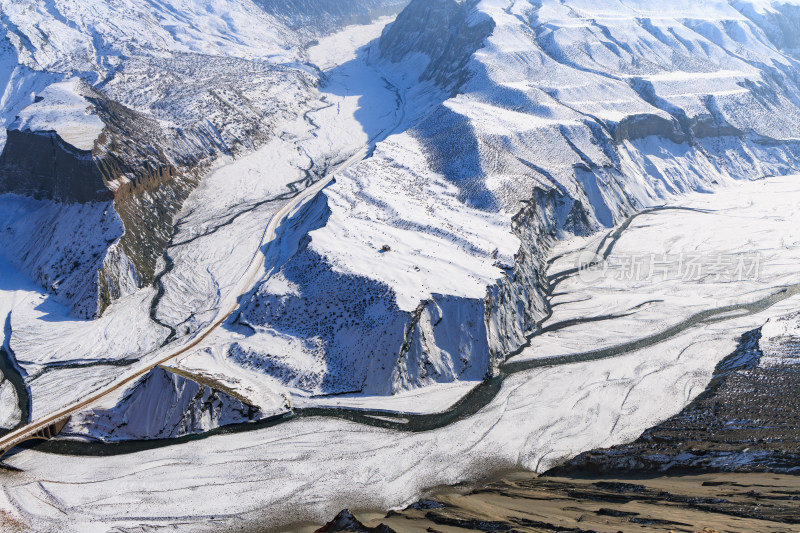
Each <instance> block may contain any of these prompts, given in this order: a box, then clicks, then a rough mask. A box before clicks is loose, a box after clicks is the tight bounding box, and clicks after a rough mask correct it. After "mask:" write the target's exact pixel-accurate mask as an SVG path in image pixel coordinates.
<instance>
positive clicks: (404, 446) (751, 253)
mask: <svg viewBox="0 0 800 533" xmlns="http://www.w3.org/2000/svg"><path fill="white" fill-rule="evenodd" d="M798 205H800V178H798V177H797V176H789V177H781V178H771V179H766V180H760V181H754V182H746V183H739V184H735V185H732V186H729V187H725V188H722V189H720V190H718V191H717V192H715V193H714V194H694V195H691V196H688V197H686V199H685V200H684V201H683V202H681V204H680V205H679V206H673V207H681V208H686V209H689V210H686V209H679V210H678V209H669V210H656V211H653V212H650V213H646V214H643V215H640V216H638V217H636V218H635V219H634V220H633V221H632V222H631V223H630V225H629V226H628V227H627V228H626V229H625V230H624V231H622V232H617V234H616V235H614V238H610V237H608V236H606V235H600V236H597V237H594V238H589V239H575V240H573V241H570V242H566V243H563V244H562V245H560V246H559V249H558V250H556V253H555V257H556V259H555V260H554V261H553V264H552V266H551V273H552V275H553V279H552V281H553V287H552V291H553V292H552V295H551V300H552V306H553V313H552V316H551V317H550V319H549V320H548V321H546V322H545V324H544V328H545V331H544V332H543V333H541V334H538V335H535V336H533V337H532V338H531V341H530V344H529V346H527V347H526V348H525V349H524V350H522V351H521V352H520V353H519V354H518V355H516V356H515V357H514V358H512V359H511V361H510V362H509V363H508V366H507V367H506V372H507V373H508V375H507V376H505V377H504V379H502V380H501V382H500V383H497V384H496V385H495V386H496V390H494V391H491V392H492V393H491V394H489V395H488V396H486V397H485V399H483V400H481V401H480V402H477V403H476V404H474V405H477V407H478V408H477V409H473V408H470V409H469V411H470V412H465V413H463V415H464V416H455V417H452V418H451V419H450V420H449V421H448V423H447V424H434V425H433V426H431V427H428V428H421V429H426V430H425V431H417V432H414V431H397V428H398V427H399V426H401V425H407V424H408V423H409V420H412V421H413V420H414V418H413V417H405V421H404V420H394V421H393V420H392V419H391V417H384V419H382V420H384V423H383V424H381V425H385V426H388V427H375V424H371V425H366V424H364V423H359V422H354V421H350V420H342V419H337V418H329V417H324V418H323V417H300V418H299V419H297V420H292V421H290V422H288V423H283V424H279V425H277V426H273V427H266V428H262V429H258V430H254V431H247V432H241V433H237V434H230V435H225V434H220V435H214V436H210V437H208V438H205V439H202V440H194V441H191V442H186V443H182V444H176V445H174V446H166V447H161V448H158V449H153V450H149V451H144V452H138V453H128V454H124V455H116V456H114V457H73V456H64V455H59V454H52V453H45V452H43V451H37V450H28V451H24V452H21V453H18V454H16V455H14V456H13V457H11V458H9V460H8V462H9V464H11V465H13V466H16V467H19V468H21V469H23V470H24V472H5V473H2V474H0V476H3V478H4V479H3V490H2V492H1V493H0V506H2V507H3V508H4V509H13V510H15V511H14V512H15V513H18V514H19V515H20V516H24V517H25V520H26V521H28V522H30V523H32V524H34V525H36V526H37V527H38V528H40V529H47V528H51V527H55V525H56V524H57V523H59V522H61V521H63V519H64V517H65V515H66V516H68V517H69V518H70V521H71V524H73V525H74V527H75V528H77V529H83V530H90V529H92V528H97V529H105V528H106V527H108V526H111V525H113V526H118V527H125V526H133V525H146V524H152V525H156V524H158V525H164V524H176V525H178V526H179V527H182V528H185V529H192V530H202V529H204V528H205V529H218V528H219V527H223V526H225V527H228V526H233V525H237V524H241V523H242V521H253V522H257V523H263V524H269V525H270V526H279V525H280V524H286V523H292V522H297V521H303V520H311V521H325V520H327V519H329V518H330V516H333V514H335V513H336V512H338V511H339V510H340V509H341V508H344V507H351V508H363V509H367V508H373V509H386V508H389V507H393V506H398V505H402V504H404V503H408V502H410V501H413V500H414V499H415V498H416V497H417V496H418V495H419V494H420V492H421V491H422V490H424V489H425V488H427V487H431V486H435V485H440V484H455V483H458V482H460V481H465V480H471V479H476V478H479V477H482V476H485V475H487V474H489V473H491V472H492V471H497V470H503V469H508V468H526V469H531V470H539V471H541V470H545V469H547V468H549V467H551V466H553V465H554V464H556V463H558V462H559V461H560V460H563V459H564V458H567V457H570V456H573V455H575V454H577V453H579V452H581V451H584V450H588V449H593V448H597V447H603V446H609V445H613V444H617V443H620V442H623V441H626V440H631V439H633V438H635V437H637V436H638V435H639V434H640V433H641V432H642V431H643V430H644V429H645V428H647V427H649V426H651V425H653V424H654V423H656V422H658V421H659V420H662V419H664V418H666V417H669V416H671V415H672V414H675V413H677V412H678V411H679V410H680V409H681V408H683V407H684V406H685V405H686V404H687V403H688V402H689V401H691V400H692V399H693V398H694V397H696V396H697V395H698V394H699V393H700V392H701V391H702V390H703V389H704V387H705V386H706V384H707V383H708V381H709V379H710V376H711V373H712V371H713V369H714V367H715V366H716V364H717V363H718V362H719V361H720V360H721V359H723V358H724V357H725V356H726V355H728V354H730V353H731V352H732V351H733V350H734V348H735V347H736V340H737V338H738V337H739V336H740V335H741V334H742V333H744V332H745V331H748V330H750V329H753V328H755V327H758V326H760V325H762V324H763V323H764V322H766V320H767V319H768V318H769V317H771V316H774V315H777V314H782V313H784V312H786V311H789V310H794V309H797V306H798V303H800V298H799V297H797V296H795V293H796V291H797V288H796V287H797V284H798V283H800V271H798V269H797V267H796V265H797V264H798V259H800V210H798V209H797V208H798ZM612 244H613V246H611V249H610V251H609V248H608V247H609V245H612ZM598 249H599V250H600V251H601V253H600V256H601V257H602V256H605V255H606V254H605V252H606V251H609V253H608V254H607V257H606V258H605V260H603V261H599V260H598V258H597V257H596V256H595V252H596V251H597V250H598ZM587 264H590V265H593V266H592V267H590V268H587V269H584V270H578V269H576V267H578V266H580V265H587ZM637 265H638V266H637ZM689 266H691V269H689ZM560 272H571V273H570V274H568V275H563V276H562V275H558V273H560ZM591 354H594V356H591V357H587V355H589V356H590V355H591ZM598 354H601V355H603V357H599V356H598ZM554 358H555V359H554ZM565 363H568V364H565ZM509 371H513V373H509ZM656 400H657V401H656ZM462 405H463V404H462ZM473 411H474V412H473ZM309 414H313V413H309ZM373 420H376V421H377V420H379V419H373ZM420 420H421V419H420Z"/></svg>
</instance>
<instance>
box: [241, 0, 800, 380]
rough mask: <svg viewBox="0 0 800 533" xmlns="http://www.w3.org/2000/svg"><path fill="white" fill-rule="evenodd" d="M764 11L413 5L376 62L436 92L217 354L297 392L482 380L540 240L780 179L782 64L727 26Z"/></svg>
mask: <svg viewBox="0 0 800 533" xmlns="http://www.w3.org/2000/svg"><path fill="white" fill-rule="evenodd" d="M787 9H788V8H787ZM761 12H762V11H759V10H753V9H751V10H750V11H748V10H747V9H745V8H744V7H743V4H741V3H739V4H737V6H736V8H734V7H733V6H731V5H730V4H729V3H727V2H724V1H715V2H704V3H702V4H699V5H698V4H697V3H694V2H688V1H687V2H672V3H669V4H668V5H664V4H663V2H654V1H650V0H643V1H639V2H635V3H621V2H614V1H604V2H583V1H570V2H555V1H547V0H545V1H542V2H529V1H525V0H515V1H512V0H484V1H480V2H478V1H473V0H468V1H456V0H441V1H437V2H429V1H422V0H418V1H414V2H411V3H410V5H409V6H408V7H407V8H406V9H405V10H404V11H403V13H401V15H400V16H399V17H398V19H397V21H396V22H395V23H394V24H392V25H391V26H389V27H388V28H387V29H386V30H385V31H384V34H383V36H382V38H381V41H380V45H379V48H380V51H381V53H382V55H383V57H384V58H385V60H386V61H388V62H389V64H390V65H392V67H391V68H394V69H396V70H397V71H403V72H412V71H413V72H415V73H416V74H415V75H416V76H417V77H418V81H419V84H420V85H421V86H422V85H426V84H428V85H430V84H435V85H437V86H439V87H441V88H442V89H444V90H446V91H447V92H448V93H449V94H451V95H452V96H451V97H450V98H449V99H447V100H446V101H444V102H443V104H442V105H441V106H439V107H438V108H437V109H435V111H433V112H432V113H430V114H429V115H428V116H427V117H426V118H424V119H423V120H422V121H421V122H419V123H418V124H416V125H415V126H413V127H412V128H410V129H409V130H408V131H406V132H404V133H402V134H398V135H395V136H392V137H390V138H389V139H387V140H386V141H385V142H383V143H381V144H380V145H379V146H378V147H377V149H376V150H375V153H374V155H373V157H372V158H371V159H369V160H368V161H365V162H364V163H362V164H361V165H359V166H357V167H355V168H353V169H351V170H349V171H347V172H345V173H343V174H341V175H339V176H338V177H337V181H336V183H335V184H334V185H332V186H331V187H329V188H328V189H326V191H325V193H324V194H325V197H326V199H327V207H328V210H329V212H328V213H325V214H324V215H320V216H324V220H322V221H320V219H319V218H318V217H317V218H315V219H314V221H313V222H311V223H310V224H309V226H308V227H307V229H308V230H309V238H308V241H307V245H306V246H305V248H304V249H302V250H301V251H300V252H299V253H298V254H297V255H296V256H295V257H294V258H293V259H292V260H291V261H289V262H288V263H287V264H286V266H285V267H283V269H282V270H281V271H280V272H279V273H277V274H273V275H271V276H270V277H269V278H268V279H266V280H265V281H264V283H263V284H262V286H261V287H260V288H259V290H258V291H257V292H256V293H254V295H253V296H252V298H251V299H250V301H249V302H248V303H247V304H246V305H245V306H244V308H243V312H242V314H241V315H240V319H239V320H240V322H241V323H243V324H246V325H247V326H249V327H250V328H252V329H253V330H254V331H255V334H254V335H249V336H248V338H247V348H246V349H244V351H243V350H242V346H241V344H240V343H237V344H236V345H234V346H233V348H232V349H231V352H230V353H231V357H232V360H234V361H239V362H240V364H242V365H246V366H248V367H254V368H259V369H261V371H262V372H264V373H265V374H266V375H269V376H273V377H276V376H277V377H278V379H279V380H280V379H284V378H282V377H281V376H288V377H286V378H285V381H286V384H287V385H288V386H289V387H290V388H295V389H296V391H297V393H298V394H308V393H309V392H310V393H314V394H320V393H343V392H357V391H360V392H363V393H371V394H374V393H383V394H391V393H395V392H399V391H403V390H407V389H409V388H416V387H420V386H424V385H431V384H435V383H438V382H442V381H444V382H449V381H452V380H477V379H481V378H482V377H483V376H485V375H487V374H490V373H492V372H493V371H494V369H496V367H497V365H498V364H500V362H501V361H502V360H503V359H504V358H505V357H506V356H507V354H509V353H511V352H513V351H514V350H516V349H517V348H518V347H520V346H521V345H522V344H524V343H525V342H526V337H527V335H528V334H530V333H531V332H533V331H534V330H535V328H536V325H537V323H539V322H540V321H541V320H542V319H543V318H544V317H546V316H547V314H548V312H549V309H548V304H547V302H546V297H545V296H546V291H547V281H546V280H545V279H544V275H543V272H544V267H545V261H546V257H547V255H548V250H549V247H550V245H551V243H552V242H553V239H554V238H561V237H566V236H569V235H575V234H577V235H583V234H587V233H591V232H594V231H597V230H598V229H601V228H604V227H605V228H608V227H611V226H613V225H615V224H617V223H619V222H620V221H622V220H623V219H624V218H625V217H626V216H628V215H629V214H631V213H633V212H635V211H637V210H639V209H642V208H644V207H647V206H652V205H658V204H661V203H663V202H665V201H669V200H671V199H674V198H676V197H679V196H680V195H682V194H685V193H687V192H689V191H696V190H701V191H710V190H712V188H713V187H714V186H716V185H717V184H720V183H723V182H727V181H730V180H732V179H755V178H760V177H763V176H766V175H775V174H785V173H788V172H791V171H792V170H794V169H795V168H797V162H798V160H797V156H798V155H800V152H799V151H798V150H799V149H800V146H799V145H798V144H797V140H798V139H800V107H799V106H800V86H799V85H798V79H799V78H798V76H797V68H798V63H797V62H796V60H795V59H794V58H793V57H792V56H791V55H788V54H787V53H786V51H785V50H784V48H786V47H785V46H784V47H778V46H777V45H776V44H775V42H774V40H773V39H771V38H770V37H768V36H767V35H766V34H765V32H764V31H763V30H762V29H761V26H762V25H763V23H762V22H761V21H754V20H751V19H750V18H748V16H746V15H748V14H749V16H753V18H754V19H755V18H756V16H755V15H753V13H761ZM309 209H311V207H309ZM315 209H316V208H315ZM311 272H313V273H314V274H313V275H312V274H310V273H311ZM354 306H355V307H354ZM356 308H357V310H356ZM290 317H291V318H290ZM321 332H324V333H321ZM277 339H284V340H282V341H280V345H281V346H285V347H284V348H283V349H282V350H279V351H281V352H282V354H285V353H291V354H293V355H292V356H291V357H288V358H287V357H286V356H285V355H278V354H276V353H275V351H274V349H273V348H271V347H273V346H276V343H278V340H277ZM286 339H292V340H291V341H289V340H286ZM368 346H369V347H368ZM242 354H246V356H243V355H242ZM307 360H308V361H317V363H316V364H314V365H310V366H309V365H305V363H302V364H301V363H300V361H307ZM368 368H369V369H377V370H370V371H368V370H367V369H368ZM287 369H288V370H287ZM303 376H305V377H307V378H308V379H309V381H308V382H309V383H314V384H315V385H314V386H313V387H311V388H310V389H309V387H307V386H299V385H298V383H304V382H306V381H305V380H304V378H303Z"/></svg>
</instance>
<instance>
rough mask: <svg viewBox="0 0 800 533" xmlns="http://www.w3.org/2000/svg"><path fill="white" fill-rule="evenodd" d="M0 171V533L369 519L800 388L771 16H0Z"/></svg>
mask: <svg viewBox="0 0 800 533" xmlns="http://www.w3.org/2000/svg"><path fill="white" fill-rule="evenodd" d="M0 150H2V152H1V153H0V324H1V325H2V330H0V331H2V333H0V428H2V430H0V453H3V454H4V456H3V458H2V468H0V530H3V531H5V530H15V529H17V530H21V531H27V530H33V531H59V532H63V531H154V530H160V529H168V530H178V531H182V530H185V531H205V530H208V531H220V530H228V529H239V530H249V529H252V530H265V529H274V530H280V529H281V528H289V529H291V528H292V527H294V526H293V525H296V524H300V523H314V524H321V523H324V522H326V521H327V520H329V519H330V518H331V517H333V516H335V515H336V513H338V512H339V511H340V510H341V509H343V508H346V507H350V508H357V509H371V510H374V509H378V510H383V511H384V512H385V511H386V510H387V509H391V508H400V507H403V506H405V505H408V504H410V503H411V502H414V501H416V500H418V499H419V498H420V496H421V495H422V494H423V492H424V491H425V490H426V489H428V488H431V487H436V486H441V485H449V484H458V483H465V482H471V481H475V480H480V479H484V478H486V477H487V476H490V475H492V474H493V473H496V472H504V471H508V470H512V469H526V470H531V471H535V472H544V471H547V470H548V469H550V468H552V467H555V466H557V465H560V464H562V463H564V462H565V461H568V460H570V459H572V458H574V457H576V456H578V455H579V454H582V453H583V452H587V451H589V450H593V449H596V448H598V447H609V446H616V445H621V444H624V443H627V442H631V441H635V440H636V439H637V438H638V437H639V436H640V435H641V434H642V433H643V432H644V431H645V430H647V429H648V428H651V427H653V426H655V425H657V424H659V423H661V422H663V421H664V420H666V419H668V418H670V417H672V416H673V415H676V414H677V413H680V412H681V411H682V409H684V408H685V407H686V406H687V405H688V404H690V403H691V402H692V401H693V400H694V399H696V398H697V397H698V396H699V395H701V393H703V391H704V390H706V387H708V385H709V383H710V382H711V380H712V378H714V375H715V369H716V368H717V365H718V364H719V363H720V362H721V361H723V360H724V359H725V358H726V357H728V356H730V355H731V354H732V353H734V351H735V350H737V346H738V344H739V342H740V339H741V338H742V336H743V335H745V334H746V333H747V332H750V331H752V330H754V329H756V328H761V330H762V336H761V338H760V341H759V342H760V343H761V345H762V347H763V350H764V353H765V354H766V355H765V357H764V358H762V360H761V364H763V365H772V366H773V367H775V366H779V367H781V368H782V367H784V366H785V367H787V368H788V367H790V366H791V365H792V364H793V363H792V361H793V360H794V359H793V358H796V357H797V348H796V347H797V346H798V345H800V344H798V341H797V339H798V335H800V334H799V333H798V329H799V328H800V318H799V317H798V314H797V311H798V307H800V270H798V267H797V265H798V262H800V2H795V1H794V0H780V1H770V0H704V1H689V0H674V1H670V2H663V1H661V2H657V1H655V0H626V1H622V0H593V1H589V0H560V1H558V0H113V1H102V0H83V1H78V0H0ZM689 260H693V262H692V264H691V268H692V269H691V270H688V267H687V261H689ZM787 339H789V340H787ZM778 345H780V347H781V349H780V350H777V349H776V348H775V346H778ZM787 346H788V348H786V347H787ZM792 350H794V351H792ZM775 354H778V355H775ZM778 359H780V360H779V361H777V360H778ZM776 361H777V362H776ZM787 361H789V362H787ZM54 433H58V435H54ZM37 436H38V437H41V436H45V437H47V438H48V439H49V440H47V441H46V442H41V443H40V444H35V445H32V444H31V442H32V441H30V440H29V439H31V438H32V437H33V438H35V437H37ZM50 437H53V438H50ZM18 445H19V446H18ZM284 530H285V529H284Z"/></svg>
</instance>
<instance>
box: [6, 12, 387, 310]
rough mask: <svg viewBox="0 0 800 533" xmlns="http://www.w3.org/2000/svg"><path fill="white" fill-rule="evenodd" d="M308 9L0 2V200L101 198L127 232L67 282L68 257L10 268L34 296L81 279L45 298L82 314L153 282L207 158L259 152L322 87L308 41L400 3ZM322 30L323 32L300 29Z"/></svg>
mask: <svg viewBox="0 0 800 533" xmlns="http://www.w3.org/2000/svg"><path fill="white" fill-rule="evenodd" d="M319 7H320V6H316V5H311V4H307V3H306V4H303V3H300V4H298V5H296V6H295V5H293V4H292V3H289V4H286V5H282V6H277V5H275V6H273V7H272V8H271V9H270V10H266V9H265V7H264V6H260V5H257V4H255V3H253V2H251V1H250V0H228V1H225V2H208V1H202V0H198V1H194V0H185V1H184V0H180V1H177V2H169V3H163V2H153V1H149V0H125V1H123V2H115V3H113V4H109V3H106V2H97V3H96V5H95V4H92V5H91V6H87V5H86V3H84V2H74V1H72V0H58V1H55V2H45V1H39V0H25V1H21V2H20V1H13V2H12V1H9V2H2V3H0V13H2V16H0V94H1V95H2V97H1V98H2V99H0V129H2V134H0V148H2V147H4V145H5V144H6V138H7V135H6V131H5V128H8V130H9V133H8V135H10V137H8V138H9V143H10V145H9V146H8V147H7V149H6V150H4V153H3V156H2V157H1V158H0V193H3V192H12V193H17V194H25V195H33V196H35V197H36V198H43V199H48V200H54V201H56V202H63V201H66V202H74V201H78V202H87V201H96V200H102V201H106V202H108V203H107V204H106V207H107V208H110V207H111V203H110V201H111V198H112V194H113V200H114V207H113V209H114V210H116V212H117V214H118V215H119V219H120V222H121V227H122V228H123V229H124V230H123V231H120V232H119V233H118V234H117V235H116V236H114V237H112V238H111V240H103V241H98V240H92V241H81V244H83V245H85V246H86V247H87V248H95V247H97V246H98V245H102V246H103V247H104V248H105V249H106V250H107V253H105V254H103V255H104V257H101V258H100V260H99V261H98V259H97V258H93V259H92V261H90V262H84V261H81V262H80V266H79V267H78V268H75V269H73V270H74V271H76V272H77V273H75V274H74V275H73V273H72V272H70V273H68V274H65V273H64V272H62V271H59V270H55V271H54V270H52V268H51V266H52V263H53V262H56V263H72V262H73V261H75V259H74V257H72V256H70V255H69V254H58V253H56V254H55V256H50V257H49V259H48V261H49V263H50V264H48V263H45V262H38V263H37V262H31V261H26V262H23V261H20V260H19V257H17V256H15V257H12V260H13V261H14V262H15V263H16V264H17V265H18V266H20V267H22V268H23V269H25V270H26V272H28V273H29V274H30V275H31V276H32V277H34V278H35V279H37V281H39V282H40V283H41V284H42V285H43V286H45V287H47V288H51V283H50V280H52V279H54V278H59V279H60V278H63V277H64V276H65V275H69V276H71V277H74V278H80V279H79V280H76V281H75V283H76V284H79V285H82V286H85V287H90V288H91V289H90V290H86V291H84V290H81V291H80V293H78V292H75V291H72V292H71V293H70V294H65V293H64V291H61V293H58V292H57V295H58V297H59V299H60V301H61V302H63V303H65V304H67V305H69V306H70V307H71V308H72V311H73V313H74V314H75V315H77V316H81V317H93V316H97V315H99V314H101V313H102V312H103V311H104V310H105V309H106V308H107V306H108V305H109V304H110V303H111V302H112V301H114V300H115V299H118V298H120V297H122V296H125V295H126V294H130V293H131V292H132V291H133V290H136V289H137V288H142V287H146V286H149V285H151V284H152V283H153V282H154V281H155V279H156V277H157V276H158V268H157V261H158V260H159V259H160V258H161V255H162V253H163V251H164V249H165V247H166V246H167V243H168V242H169V240H170V239H171V237H172V233H173V224H174V222H175V220H174V218H175V216H176V214H177V212H178V211H179V210H180V209H181V207H182V205H183V202H184V201H185V199H186V198H187V196H188V194H189V193H190V192H191V191H192V190H193V188H194V187H195V186H196V185H197V183H198V178H199V177H200V176H202V175H204V174H205V173H206V172H207V170H208V169H209V167H210V166H211V165H213V164H215V161H217V160H218V159H219V158H221V157H222V158H228V157H236V156H240V155H242V154H244V153H248V152H250V151H252V150H253V149H255V148H257V147H259V146H261V145H263V144H264V143H265V142H267V141H268V140H269V139H270V138H271V137H272V136H273V135H274V133H275V127H276V125H277V124H279V123H281V122H282V121H285V120H291V119H293V118H295V117H297V116H299V115H302V113H304V112H305V111H307V110H308V109H309V105H310V102H309V101H310V99H312V98H313V93H314V90H315V86H316V85H317V84H318V82H319V80H320V72H319V71H318V70H317V69H316V68H315V67H314V66H313V65H308V64H305V63H304V62H305V61H306V57H305V56H306V53H305V51H304V47H305V46H306V45H308V44H310V39H311V37H312V34H313V36H319V35H321V34H324V33H325V31H328V30H329V29H332V28H333V27H335V25H336V24H339V25H341V24H345V23H347V22H349V18H347V16H346V15H347V14H346V13H345V12H347V13H350V12H352V13H353V14H357V15H358V17H360V18H359V20H360V21H365V20H366V21H368V20H369V19H370V17H372V16H378V15H380V14H384V13H389V12H392V11H393V10H396V9H399V8H400V7H401V5H400V3H399V2H396V1H395V2H392V1H389V0H374V1H371V2H360V3H359V2H354V3H353V5H352V6H350V7H349V8H348V9H344V8H342V9H343V10H338V9H334V8H333V6H328V7H327V8H325V9H323V11H324V12H325V13H327V15H325V16H323V14H320V13H319V12H318V8H319ZM340 11H341V12H340ZM271 12H274V14H271ZM278 15H280V17H279V18H276V17H278ZM334 15H335V16H334ZM354 16H355V15H354ZM319 17H322V18H325V20H326V21H327V22H326V23H325V24H322V26H324V28H322V29H320V28H314V30H313V31H309V33H307V34H306V33H304V32H302V31H299V32H298V31H297V29H298V28H300V27H305V26H307V25H311V24H312V23H313V20H316V18H319ZM326 17H327V18H326ZM331 17H333V18H331ZM312 19H313V20H312ZM337 21H338V22H337ZM334 23H335V24H334ZM328 26H330V28H328ZM17 117H18V118H17ZM78 175H79V178H77V179H73V178H74V176H78ZM109 191H110V192H109ZM104 210H105V208H104ZM23 238H24V236H23ZM76 238H77V235H76ZM29 244H30V243H26V242H15V243H13V245H14V247H15V248H21V247H25V246H28V245H29ZM98 270H99V271H100V274H99V275H98V274H97V273H96V271H98ZM78 271H79V272H78Z"/></svg>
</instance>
